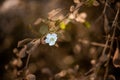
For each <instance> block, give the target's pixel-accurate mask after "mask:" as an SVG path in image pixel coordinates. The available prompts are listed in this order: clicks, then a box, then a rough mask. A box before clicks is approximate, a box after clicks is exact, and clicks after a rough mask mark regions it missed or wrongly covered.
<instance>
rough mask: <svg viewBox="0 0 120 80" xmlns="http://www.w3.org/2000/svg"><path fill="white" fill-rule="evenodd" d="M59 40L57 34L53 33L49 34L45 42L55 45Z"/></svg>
mask: <svg viewBox="0 0 120 80" xmlns="http://www.w3.org/2000/svg"><path fill="white" fill-rule="evenodd" d="M56 41H57V34H55V33H52V34H47V36H46V39H45V43H48V44H49V45H50V46H53V45H55V42H56Z"/></svg>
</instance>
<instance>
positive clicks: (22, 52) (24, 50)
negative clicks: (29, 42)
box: [18, 45, 27, 58]
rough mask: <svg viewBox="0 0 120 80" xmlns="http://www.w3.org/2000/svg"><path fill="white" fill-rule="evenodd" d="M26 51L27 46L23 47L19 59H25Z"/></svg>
mask: <svg viewBox="0 0 120 80" xmlns="http://www.w3.org/2000/svg"><path fill="white" fill-rule="evenodd" d="M26 50H27V46H26V45H24V47H23V48H22V49H21V50H20V52H19V53H18V57H20V58H23V57H25V53H26Z"/></svg>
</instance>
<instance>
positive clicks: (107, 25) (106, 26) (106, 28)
mask: <svg viewBox="0 0 120 80" xmlns="http://www.w3.org/2000/svg"><path fill="white" fill-rule="evenodd" d="M104 31H105V33H106V34H108V33H109V32H110V26H109V22H108V19H107V16H106V15H104Z"/></svg>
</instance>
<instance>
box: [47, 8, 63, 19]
mask: <svg viewBox="0 0 120 80" xmlns="http://www.w3.org/2000/svg"><path fill="white" fill-rule="evenodd" d="M61 11H62V9H60V8H58V9H54V10H52V11H50V12H49V13H48V19H51V20H58V19H59V18H60V19H61V18H63V15H62V14H61Z"/></svg>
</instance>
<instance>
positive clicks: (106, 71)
mask: <svg viewBox="0 0 120 80" xmlns="http://www.w3.org/2000/svg"><path fill="white" fill-rule="evenodd" d="M118 14H119V9H118V10H117V13H116V16H115V18H114V21H113V24H112V27H114V30H113V34H112V38H111V44H110V48H111V49H112V46H113V42H114V37H115V31H116V25H115V23H116V22H117V19H118ZM111 49H110V50H109V53H108V60H107V62H106V70H105V74H104V80H106V79H107V76H108V70H109V66H108V65H109V62H110V56H111V53H112V50H111Z"/></svg>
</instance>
